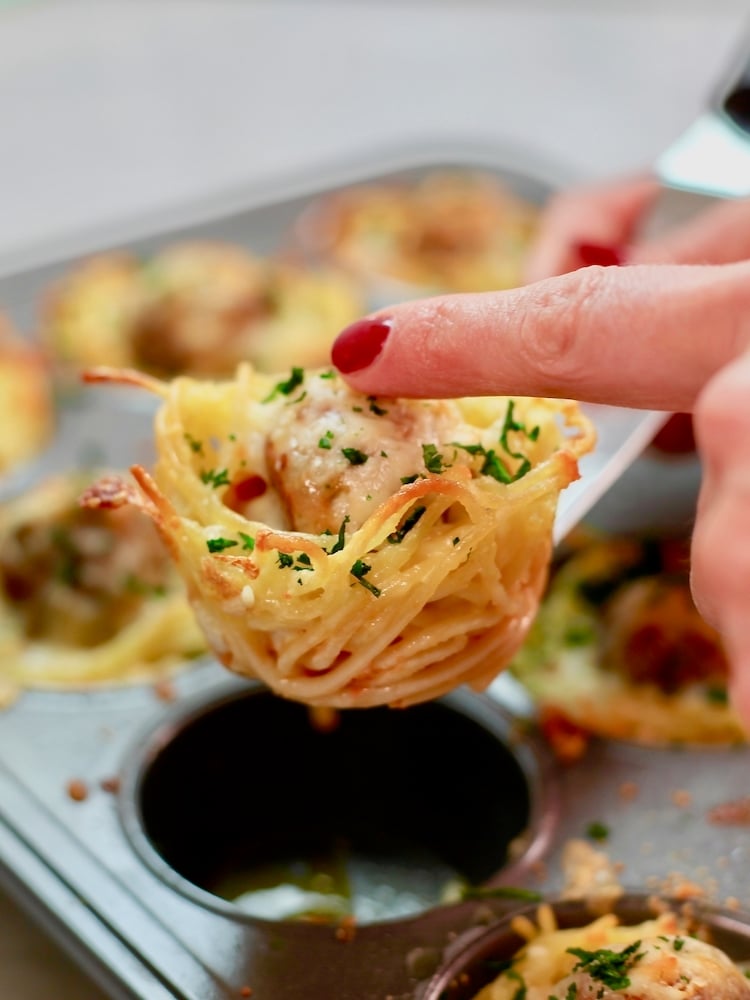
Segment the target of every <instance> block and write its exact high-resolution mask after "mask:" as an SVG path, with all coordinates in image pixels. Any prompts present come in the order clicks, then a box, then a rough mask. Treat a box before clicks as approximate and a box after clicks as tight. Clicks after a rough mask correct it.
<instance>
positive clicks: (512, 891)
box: [461, 885, 543, 903]
mask: <svg viewBox="0 0 750 1000" xmlns="http://www.w3.org/2000/svg"><path fill="white" fill-rule="evenodd" d="M461 898H462V899H521V900H524V901H525V902H527V903H538V902H539V901H540V900H541V899H543V896H542V894H541V893H540V892H537V891H536V890H535V889H522V888H520V887H518V886H514V885H498V886H494V887H488V888H484V887H483V886H467V887H466V888H465V889H464V890H463V892H462V893H461Z"/></svg>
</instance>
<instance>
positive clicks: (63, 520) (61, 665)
mask: <svg viewBox="0 0 750 1000" xmlns="http://www.w3.org/2000/svg"><path fill="white" fill-rule="evenodd" d="M90 482H91V474H90V473H83V472H80V473H69V474H64V475H59V476H55V477H52V478H48V479H46V480H44V481H43V482H41V483H40V484H38V485H37V486H36V487H34V488H33V489H32V490H30V491H28V492H26V493H22V494H20V495H19V496H18V497H16V498H15V499H13V500H10V501H8V502H6V503H4V504H3V505H2V506H0V686H1V687H2V694H3V696H4V697H5V698H11V697H13V695H14V694H15V693H16V692H17V691H18V690H20V689H22V688H26V687H59V688H64V687H88V686H90V685H95V684H102V683H121V682H123V681H134V680H147V679H151V678H154V677H158V676H163V675H164V674H165V673H167V672H172V671H173V670H174V669H175V668H176V667H178V666H180V665H181V664H183V663H184V662H185V661H186V660H187V659H188V658H191V657H193V656H196V655H197V654H199V653H201V652H203V651H204V650H205V640H204V638H203V636H202V634H201V632H200V630H199V628H198V626H197V624H196V623H195V619H194V616H193V614H192V612H191V610H190V606H189V604H188V602H187V599H186V597H185V588H184V586H183V583H182V580H181V579H180V577H179V575H178V574H177V573H176V571H175V570H174V567H173V565H172V562H171V559H170V558H169V555H168V553H167V551H166V549H165V547H164V545H163V543H162V541H161V539H160V537H159V535H158V532H157V531H156V530H155V529H154V526H153V524H152V523H151V521H150V520H149V519H148V518H146V517H144V516H143V515H142V514H141V513H140V512H139V511H137V510H136V509H134V508H125V509H123V510H114V511H106V510H103V511H95V510H89V509H86V508H82V507H81V506H80V504H79V503H78V500H79V497H80V494H81V493H82V491H83V490H84V488H85V487H86V486H87V485H89V484H90Z"/></svg>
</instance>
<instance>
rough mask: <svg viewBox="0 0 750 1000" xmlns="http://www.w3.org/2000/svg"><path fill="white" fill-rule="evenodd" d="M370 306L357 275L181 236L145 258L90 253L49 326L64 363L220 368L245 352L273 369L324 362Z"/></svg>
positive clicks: (68, 280) (49, 310) (170, 372)
mask: <svg viewBox="0 0 750 1000" xmlns="http://www.w3.org/2000/svg"><path fill="white" fill-rule="evenodd" d="M362 311H363V304H362V301H361V299H360V296H359V293H358V290H357V287H356V285H355V284H354V282H353V281H352V280H351V279H350V278H348V277H346V276H344V275H343V274H341V273H338V272H335V271H334V270H332V269H327V270H325V269H317V270H312V269H304V268H301V267H295V266H293V265H290V264H285V263H282V262H280V261H273V260H270V259H265V258H261V257H257V256H255V255H254V254H251V253H250V252H248V251H246V250H245V249H243V248H242V247H239V246H234V245H231V244H223V243H209V242H203V243H197V242H196V243H179V244H174V245H171V246H168V247H166V248H165V249H164V250H162V251H160V252H159V253H157V254H155V255H154V256H153V257H150V258H148V259H147V260H144V261H139V260H137V259H136V258H135V257H133V256H131V255H128V254H109V255H101V256H99V257H94V258H92V259H91V260H89V261H85V262H83V263H82V264H81V265H80V266H79V267H78V268H77V269H75V270H73V271H71V272H70V273H69V274H68V275H67V276H65V277H64V278H63V279H62V280H61V281H60V282H59V283H58V284H57V286H56V287H55V288H53V289H51V290H50V292H49V294H48V296H47V299H46V303H45V306H44V309H43V316H42V335H43V337H44V339H45V340H46V342H47V343H48V344H50V346H51V348H52V349H53V351H54V352H55V353H56V355H57V356H58V357H59V358H60V359H61V361H62V362H63V364H67V365H68V366H73V367H76V368H80V367H87V366H91V365H115V366H125V367H128V366H133V367H136V368H139V369H141V370H143V371H147V372H151V373H153V374H157V375H160V376H165V377H171V376H174V375H178V374H191V375H195V376H199V377H221V376H225V375H229V374H231V373H232V372H233V371H234V370H235V368H236V366H237V364H238V363H239V362H240V361H244V360H250V361H252V362H253V363H254V364H255V365H256V366H257V367H258V368H260V369H261V370H266V371H276V370H278V369H283V368H284V367H286V366H287V365H289V364H291V363H292V360H294V361H295V362H299V363H302V364H323V363H324V361H325V359H326V357H327V352H328V349H329V347H330V343H331V341H332V339H333V337H334V336H335V334H336V333H337V332H338V330H340V329H341V327H342V326H346V325H347V323H349V322H351V321H352V320H353V319H355V318H356V317H357V316H358V315H360V314H361V312H362Z"/></svg>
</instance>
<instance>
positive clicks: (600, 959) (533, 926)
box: [447, 905, 750, 1000]
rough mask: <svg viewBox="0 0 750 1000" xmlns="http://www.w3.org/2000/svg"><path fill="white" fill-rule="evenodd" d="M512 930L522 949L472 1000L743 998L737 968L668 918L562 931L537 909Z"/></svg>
mask: <svg viewBox="0 0 750 1000" xmlns="http://www.w3.org/2000/svg"><path fill="white" fill-rule="evenodd" d="M511 927H512V929H513V930H514V931H515V933H516V934H517V935H518V936H519V938H521V939H522V940H523V939H525V941H526V943H525V944H524V945H523V946H522V947H521V948H520V950H519V951H517V952H516V954H515V955H513V956H512V957H511V958H509V959H508V960H507V962H505V963H498V964H504V965H505V966H506V967H505V968H504V969H503V971H501V972H500V973H499V975H498V976H497V978H496V979H494V980H493V981H492V982H491V983H489V984H488V985H487V986H485V987H484V988H483V989H482V990H480V992H479V993H477V994H475V995H474V997H473V998H472V1000H518V998H519V997H521V996H522V997H523V998H524V1000H618V998H621V1000H750V981H748V979H747V978H746V976H745V975H744V973H743V971H742V970H741V969H740V967H739V966H738V965H737V964H735V963H734V962H733V961H732V960H731V958H729V956H728V955H727V954H726V953H725V952H724V951H722V950H721V949H720V948H718V947H716V945H713V944H711V943H709V942H707V941H705V940H701V939H700V938H699V937H698V936H697V934H696V930H698V932H700V929H699V928H698V929H696V928H694V927H691V926H690V924H689V923H686V921H685V920H684V919H681V918H680V917H679V916H678V915H677V914H675V913H673V912H669V911H668V912H664V913H662V914H660V915H658V916H655V917H654V919H652V920H646V921H643V922H642V923H639V924H635V925H627V924H622V923H620V922H619V921H618V918H617V917H616V916H615V915H614V914H606V915H605V916H603V917H600V918H599V919H597V920H595V921H593V922H592V923H589V924H586V925H584V926H583V927H567V928H561V927H558V926H557V922H556V919H555V914H554V911H553V910H552V908H551V907H549V906H547V905H542V906H541V907H539V911H538V914H537V920H536V921H533V920H531V919H530V918H529V917H527V916H525V915H524V916H518V917H516V918H514V919H512V920H511ZM519 991H520V992H519ZM447 996H450V993H448V994H447Z"/></svg>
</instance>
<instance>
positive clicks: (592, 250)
mask: <svg viewBox="0 0 750 1000" xmlns="http://www.w3.org/2000/svg"><path fill="white" fill-rule="evenodd" d="M573 252H574V253H575V254H576V255H577V256H578V259H579V260H580V262H581V265H580V266H581V267H589V266H590V265H592V264H598V265H599V266H600V267H615V266H618V265H620V264H624V263H625V260H626V254H625V247H623V246H614V245H613V246H608V245H606V244H604V243H574V244H573Z"/></svg>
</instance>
